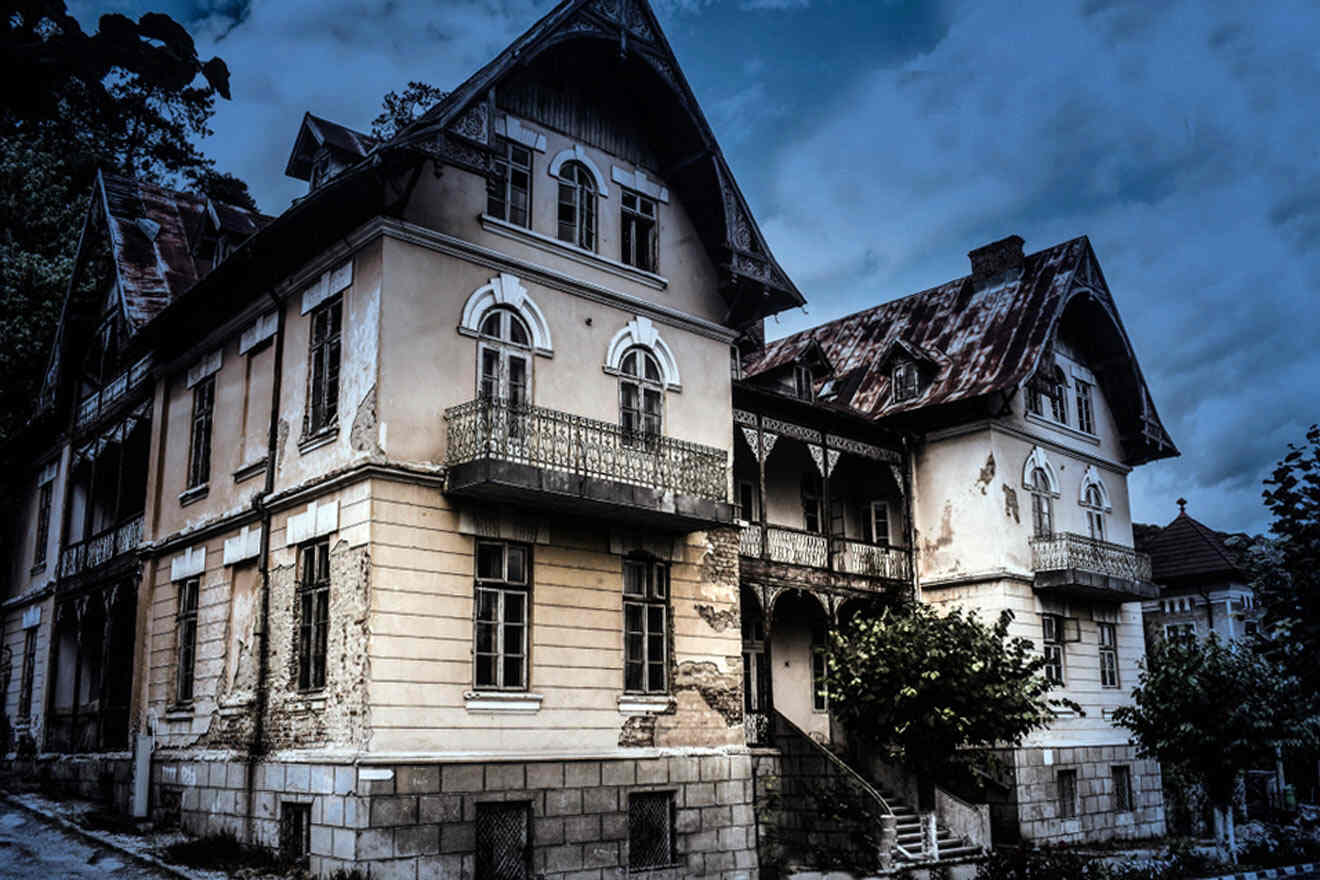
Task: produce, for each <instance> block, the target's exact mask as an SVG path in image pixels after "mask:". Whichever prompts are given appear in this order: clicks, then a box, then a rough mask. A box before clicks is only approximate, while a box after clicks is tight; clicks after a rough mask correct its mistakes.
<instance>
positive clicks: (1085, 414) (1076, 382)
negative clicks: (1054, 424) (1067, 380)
mask: <svg viewBox="0 0 1320 880" xmlns="http://www.w3.org/2000/svg"><path fill="white" fill-rule="evenodd" d="M1073 388H1074V389H1075V395H1074V396H1075V397H1076V399H1077V427H1078V428H1080V429H1081V430H1083V431H1085V432H1086V433H1088V434H1094V433H1095V409H1094V405H1093V404H1092V402H1091V383H1090V382H1083V381H1082V380H1081V379H1078V378H1076V377H1075V376H1074V377H1073Z"/></svg>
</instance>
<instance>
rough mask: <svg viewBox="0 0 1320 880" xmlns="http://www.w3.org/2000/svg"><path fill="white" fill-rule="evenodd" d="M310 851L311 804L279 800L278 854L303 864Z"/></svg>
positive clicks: (290, 860) (287, 859)
mask: <svg viewBox="0 0 1320 880" xmlns="http://www.w3.org/2000/svg"><path fill="white" fill-rule="evenodd" d="M311 852H312V805H311V804H298V803H293V802H292V801H281V802H280V856H281V857H283V859H284V860H285V861H288V862H292V863H294V864H299V865H305V864H306V863H307V857H308V856H309V855H311Z"/></svg>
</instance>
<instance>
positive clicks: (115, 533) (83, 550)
mask: <svg viewBox="0 0 1320 880" xmlns="http://www.w3.org/2000/svg"><path fill="white" fill-rule="evenodd" d="M140 543H142V514H140V513H139V514H137V515H136V516H133V517H131V518H130V519H127V520H125V521H123V522H122V523H120V524H119V525H117V526H112V527H111V528H108V529H105V530H103V531H101V532H97V533H96V534H95V535H92V536H91V537H90V538H88V539H87V540H85V541H78V542H77V543H75V544H70V545H69V546H67V547H65V548H64V550H63V551H61V552H60V577H72V576H74V575H76V574H81V573H82V572H84V571H91V570H92V569H94V568H97V567H98V566H101V565H104V564H105V563H107V562H110V561H111V560H113V559H115V558H117V557H120V556H124V555H126V554H127V553H129V551H131V550H133V549H134V548H136V547H137V545H138V544H140Z"/></svg>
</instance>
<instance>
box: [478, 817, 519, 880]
mask: <svg viewBox="0 0 1320 880" xmlns="http://www.w3.org/2000/svg"><path fill="white" fill-rule="evenodd" d="M531 814H532V805H531V804H529V803H508V802H497V803H485V804H477V846H476V848H477V860H476V861H477V864H476V880H529V878H531V877H532V835H531V824H532V822H531Z"/></svg>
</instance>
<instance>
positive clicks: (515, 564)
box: [508, 547, 527, 584]
mask: <svg viewBox="0 0 1320 880" xmlns="http://www.w3.org/2000/svg"><path fill="white" fill-rule="evenodd" d="M508 580H509V583H511V584H525V583H527V551H526V550H525V549H523V548H522V547H510V548H509V574H508Z"/></svg>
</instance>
